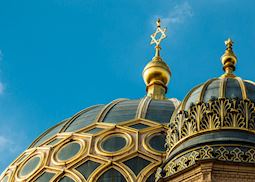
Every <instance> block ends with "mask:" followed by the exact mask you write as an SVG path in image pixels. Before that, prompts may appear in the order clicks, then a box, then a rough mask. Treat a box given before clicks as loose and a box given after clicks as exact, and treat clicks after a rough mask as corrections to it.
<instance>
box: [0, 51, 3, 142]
mask: <svg viewBox="0 0 255 182" xmlns="http://www.w3.org/2000/svg"><path fill="white" fill-rule="evenodd" d="M2 60H3V52H2V51H1V49H0V62H1V61H2ZM0 71H1V70H0ZM3 92H4V84H3V82H2V81H1V78H0V95H1V94H3ZM0 142H1V140H0ZM0 146H1V145H0Z"/></svg>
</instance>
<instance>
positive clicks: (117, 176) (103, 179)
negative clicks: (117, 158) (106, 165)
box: [97, 168, 126, 182]
mask: <svg viewBox="0 0 255 182" xmlns="http://www.w3.org/2000/svg"><path fill="white" fill-rule="evenodd" d="M97 182H126V179H125V178H124V176H123V175H122V174H121V173H120V172H119V171H117V170H116V169H114V168H111V169H109V170H108V171H106V172H105V173H104V174H102V176H100V178H99V179H98V181H97Z"/></svg>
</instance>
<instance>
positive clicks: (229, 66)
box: [221, 38, 237, 77]
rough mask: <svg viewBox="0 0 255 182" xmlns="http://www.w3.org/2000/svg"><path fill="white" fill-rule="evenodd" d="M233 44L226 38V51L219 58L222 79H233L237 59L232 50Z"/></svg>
mask: <svg viewBox="0 0 255 182" xmlns="http://www.w3.org/2000/svg"><path fill="white" fill-rule="evenodd" d="M233 44H234V42H233V41H232V40H231V39H230V38H228V40H226V41H225V45H226V51H225V53H224V54H223V55H222V56H221V63H222V65H223V70H224V71H225V73H224V74H223V75H222V77H235V75H234V74H233V72H234V71H235V68H236V67H235V65H236V62H237V58H236V55H235V54H234V52H233V50H232V46H233Z"/></svg>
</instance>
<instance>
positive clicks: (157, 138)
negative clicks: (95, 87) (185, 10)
mask: <svg viewBox="0 0 255 182" xmlns="http://www.w3.org/2000/svg"><path fill="white" fill-rule="evenodd" d="M157 30H159V31H160V32H161V33H164V31H163V30H162V29H161V28H160V26H158V27H157ZM162 39H163V38H161V40H162ZM161 40H156V39H155V41H157V48H156V51H157V52H158V53H159V43H160V41H161ZM155 59H158V60H159V61H160V65H166V64H165V63H164V61H163V60H162V59H161V58H160V57H159V54H157V56H155V57H154V58H153V60H155ZM153 60H152V61H153ZM150 65H151V67H150V68H149V70H147V72H146V75H150V80H156V81H155V82H154V81H152V82H150V83H148V85H147V83H146V86H147V96H145V97H143V98H141V99H136V100H129V99H117V100H114V101H112V102H110V103H109V104H105V105H103V104H101V105H95V106H91V107H89V108H86V109H84V110H82V111H80V112H78V113H76V114H75V115H73V116H72V117H70V118H68V119H66V120H64V121H62V122H60V123H58V124H57V125H55V126H54V127H52V128H50V129H49V130H47V131H46V132H44V133H43V134H42V135H41V136H39V137H38V138H37V139H36V140H35V141H34V142H33V143H32V144H31V145H30V146H29V147H28V149H27V150H25V151H24V152H23V153H22V154H21V155H20V156H19V157H18V158H17V159H16V160H14V161H13V162H12V163H11V164H10V166H9V167H8V168H7V169H6V170H5V171H4V172H3V174H2V175H1V177H0V181H1V182H7V181H17V182H21V181H22V182H23V181H33V182H45V181H51V182H53V181H54V182H74V181H75V182H84V181H89V182H96V181H97V182H109V181H114V182H125V181H128V182H136V181H147V182H152V181H155V180H154V179H155V177H154V176H155V172H156V169H157V168H158V166H159V165H160V164H161V163H162V161H163V160H164V159H165V156H166V147H165V138H166V132H167V123H169V121H170V118H171V116H172V113H173V112H174V110H175V109H176V108H177V106H178V105H179V101H178V100H177V99H167V98H166V96H165V93H166V90H167V84H168V82H169V80H167V81H166V80H165V79H166V78H167V79H168V77H170V76H169V75H168V74H170V69H169V68H168V66H167V65H166V67H164V68H161V69H157V68H156V67H157V65H158V64H156V65H155V64H154V65H153V64H150ZM154 68H155V69H154ZM165 69H167V71H166V70H165ZM155 70H156V71H157V74H153V73H155V72H154V71H155ZM158 74H160V75H162V76H160V77H158V76H157V75H158ZM163 79H164V80H163ZM158 83H160V84H158ZM162 88H163V89H162Z"/></svg>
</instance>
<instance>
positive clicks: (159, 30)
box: [151, 18, 166, 57]
mask: <svg viewBox="0 0 255 182" xmlns="http://www.w3.org/2000/svg"><path fill="white" fill-rule="evenodd" d="M160 22H161V21H160V18H159V19H158V20H157V22H156V25H157V29H156V31H155V32H154V33H153V34H152V35H151V45H152V44H155V45H156V46H155V49H156V53H155V57H156V56H159V51H160V49H161V47H160V43H161V41H162V40H163V39H165V38H166V33H165V32H166V28H163V29H162V28H161V26H160ZM158 34H161V35H160V37H159V38H157V36H158Z"/></svg>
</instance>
